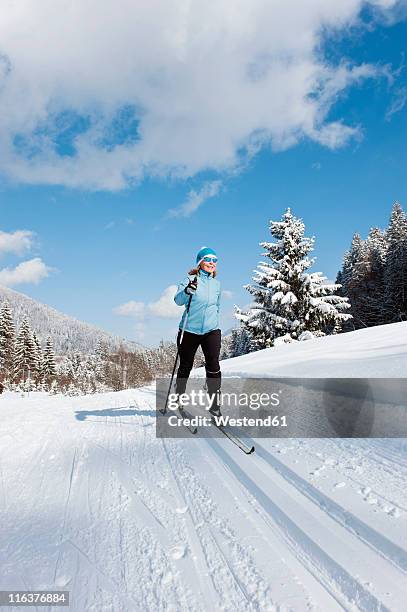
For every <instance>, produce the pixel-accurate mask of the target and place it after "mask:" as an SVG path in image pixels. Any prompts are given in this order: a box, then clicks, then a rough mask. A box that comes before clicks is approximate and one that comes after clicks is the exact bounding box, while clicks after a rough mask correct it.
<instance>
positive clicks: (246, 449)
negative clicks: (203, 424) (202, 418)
mask: <svg viewBox="0 0 407 612" xmlns="http://www.w3.org/2000/svg"><path fill="white" fill-rule="evenodd" d="M212 424H213V425H214V426H215V427H216V428H217V429H219V431H221V432H222V433H223V435H224V436H226V437H227V438H229V440H230V441H231V442H233V444H236V446H237V447H238V448H240V450H241V451H243V452H244V453H245V454H246V455H251V454H252V453H254V451H255V448H254V446H249V444H246V442H243V440H241V439H240V438H239V437H238V436H235V435H234V434H232V433H230V431H228V430H227V429H225V427H224V426H223V425H217V424H216V422H215V421H214V420H212Z"/></svg>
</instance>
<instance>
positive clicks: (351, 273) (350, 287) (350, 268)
mask: <svg viewBox="0 0 407 612" xmlns="http://www.w3.org/2000/svg"><path fill="white" fill-rule="evenodd" d="M363 250H364V241H363V240H362V238H361V237H360V235H359V234H358V233H356V234H354V235H353V238H352V242H351V246H350V249H349V250H348V251H346V252H345V255H344V257H343V265H342V272H341V279H340V282H341V285H342V288H341V290H340V294H341V295H342V297H347V298H348V299H349V302H350V304H351V313H352V317H353V319H352V320H349V321H348V322H347V323H345V325H344V328H345V329H346V330H350V329H358V328H360V327H365V326H366V324H365V323H364V321H363V308H362V307H361V305H360V303H359V300H360V294H361V289H360V287H361V279H362V277H363V276H364V271H363V266H362V260H363ZM337 281H338V279H337Z"/></svg>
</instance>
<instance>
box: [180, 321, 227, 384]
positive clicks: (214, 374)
mask: <svg viewBox="0 0 407 612" xmlns="http://www.w3.org/2000/svg"><path fill="white" fill-rule="evenodd" d="M180 338H181V330H178V335H177V346H178V351H179V357H180V365H179V368H178V371H177V380H176V393H179V394H181V393H185V389H186V386H187V380H188V377H189V374H190V372H191V370H192V367H193V365H194V357H195V353H196V351H197V350H198V346H199V345H201V347H202V352H203V354H204V356H205V371H206V383H207V386H208V393H209V394H211V395H212V394H213V393H216V392H217V391H219V390H220V385H221V371H220V365H219V353H220V345H221V331H220V329H213V330H211V331H209V332H207V333H206V334H193V333H192V332H188V331H184V337H183V338H182V343H181V344H180Z"/></svg>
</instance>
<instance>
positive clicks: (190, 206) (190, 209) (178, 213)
mask: <svg viewBox="0 0 407 612" xmlns="http://www.w3.org/2000/svg"><path fill="white" fill-rule="evenodd" d="M221 188H222V181H208V182H207V183H204V185H203V187H202V188H201V189H200V190H199V191H195V190H194V189H192V190H191V191H190V192H189V193H188V197H187V199H186V201H185V202H184V203H183V204H181V206H178V208H171V209H170V210H169V211H168V214H169V216H170V217H189V216H190V215H192V213H194V212H195V211H197V210H198V208H199V207H200V206H201V205H202V204H203V203H204V202H205V201H206V200H208V199H209V198H213V197H214V196H216V195H218V193H219V191H220V190H221Z"/></svg>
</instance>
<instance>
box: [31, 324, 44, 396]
mask: <svg viewBox="0 0 407 612" xmlns="http://www.w3.org/2000/svg"><path fill="white" fill-rule="evenodd" d="M32 337H33V342H34V349H35V350H34V353H35V358H34V367H33V371H32V377H33V379H34V380H35V383H36V385H37V386H38V387H40V386H41V384H42V380H43V374H42V361H43V354H42V347H41V342H40V341H39V339H38V337H37V334H36V333H35V332H33V334H32Z"/></svg>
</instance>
